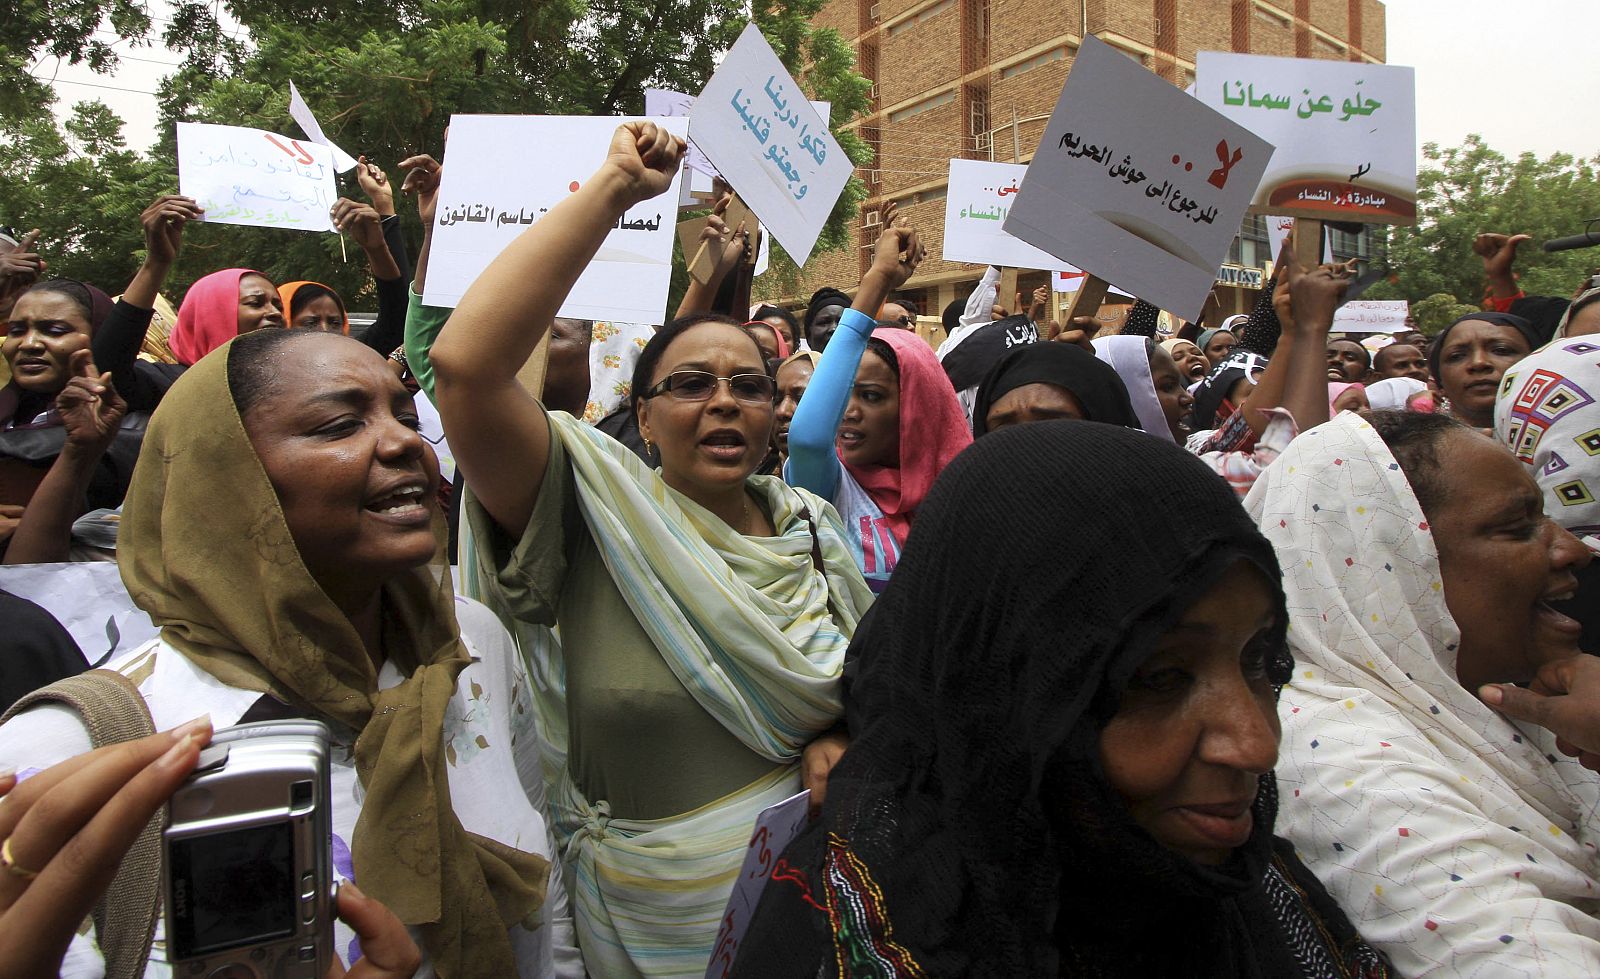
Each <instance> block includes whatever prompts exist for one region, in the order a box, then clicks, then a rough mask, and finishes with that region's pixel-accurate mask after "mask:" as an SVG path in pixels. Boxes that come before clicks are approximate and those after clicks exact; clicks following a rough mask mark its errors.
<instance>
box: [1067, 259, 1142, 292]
mask: <svg viewBox="0 0 1600 979" xmlns="http://www.w3.org/2000/svg"><path fill="white" fill-rule="evenodd" d="M1057 264H1058V265H1066V263H1065V262H1058V263H1057ZM1087 274H1088V273H1086V272H1084V271H1083V269H1080V268H1078V267H1077V266H1075V265H1067V267H1066V268H1065V269H1062V270H1057V271H1056V272H1055V273H1054V274H1053V275H1051V276H1050V288H1051V289H1054V290H1055V291H1056V292H1077V291H1078V290H1079V289H1081V288H1083V278H1084V276H1085V275H1087ZM1106 291H1107V292H1108V293H1110V294H1111V295H1113V296H1127V297H1128V298H1129V299H1132V298H1133V297H1132V296H1130V295H1128V293H1126V292H1123V291H1122V290H1121V289H1118V288H1117V287H1116V286H1111V287H1109V288H1108V289H1107V290H1106Z"/></svg>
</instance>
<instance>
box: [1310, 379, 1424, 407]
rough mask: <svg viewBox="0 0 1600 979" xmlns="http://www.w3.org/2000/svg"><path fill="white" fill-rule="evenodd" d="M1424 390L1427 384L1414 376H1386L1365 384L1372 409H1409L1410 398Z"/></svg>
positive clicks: (1368, 401)
mask: <svg viewBox="0 0 1600 979" xmlns="http://www.w3.org/2000/svg"><path fill="white" fill-rule="evenodd" d="M1329 387H1332V385H1329ZM1426 390H1428V386H1427V385H1426V384H1424V383H1422V382H1421V381H1419V380H1417V379H1416V378H1414V377H1386V378H1384V379H1383V380H1381V381H1373V382H1372V383H1371V384H1368V385H1367V404H1369V405H1371V406H1372V407H1373V409H1374V410H1384V409H1388V410H1391V411H1410V410H1411V399H1412V398H1414V397H1416V396H1417V395H1419V394H1421V393H1422V392H1424V391H1426Z"/></svg>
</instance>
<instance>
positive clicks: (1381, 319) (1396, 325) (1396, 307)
mask: <svg viewBox="0 0 1600 979" xmlns="http://www.w3.org/2000/svg"><path fill="white" fill-rule="evenodd" d="M1410 313H1411V306H1410V304H1409V303H1407V302H1406V301H1405V300H1404V299H1352V300H1351V301H1349V302H1347V303H1345V304H1344V305H1343V306H1340V307H1339V308H1338V309H1336V310H1334V313H1333V326H1331V327H1329V328H1328V330H1329V332H1330V333H1400V332H1402V331H1404V330H1406V329H1408V327H1407V326H1406V317H1407V316H1408V315H1410Z"/></svg>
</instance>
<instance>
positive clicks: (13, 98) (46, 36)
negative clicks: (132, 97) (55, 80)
mask: <svg viewBox="0 0 1600 979" xmlns="http://www.w3.org/2000/svg"><path fill="white" fill-rule="evenodd" d="M102 23H104V24H107V25H109V26H110V29H111V30H110V32H111V33H112V34H114V35H116V38H117V40H137V39H141V38H143V37H144V36H145V34H147V33H148V32H149V30H150V15H149V13H147V12H146V11H145V7H144V4H142V3H139V2H138V0H26V2H23V0H14V2H11V3H7V4H5V5H4V6H0V77H3V78H4V79H5V83H4V84H0V118H5V119H7V120H9V121H11V122H17V121H20V120H23V119H27V118H36V117H37V116H39V115H40V114H42V113H43V111H44V110H47V109H48V108H49V106H50V104H51V103H53V102H54V101H55V95H54V93H53V92H51V90H50V84H49V80H48V79H40V78H36V77H34V76H33V75H31V74H29V72H28V68H29V66H30V65H31V64H32V63H33V62H34V61H35V60H37V59H39V58H43V57H54V58H60V59H61V60H63V61H65V62H67V63H68V64H74V65H76V64H81V63H87V64H88V65H89V67H90V68H91V69H93V70H94V71H96V72H99V73H100V74H110V73H111V72H112V71H114V70H115V69H116V67H117V53H116V51H115V50H114V49H113V48H112V47H111V45H112V44H113V43H115V42H113V41H108V40H104V39H103V38H104V32H102V36H101V37H95V31H96V30H99V29H100V26H101V24H102Z"/></svg>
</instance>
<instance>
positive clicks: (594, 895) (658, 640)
mask: <svg viewBox="0 0 1600 979" xmlns="http://www.w3.org/2000/svg"><path fill="white" fill-rule="evenodd" d="M683 149H684V143H683V141H682V140H681V139H678V138H676V137H673V136H672V135H670V134H669V133H667V132H666V131H665V130H661V129H658V128H656V127H655V126H654V125H651V124H650V123H628V124H626V125H624V126H622V127H620V128H619V129H618V130H617V132H616V135H615V137H614V138H613V141H612V144H611V148H610V152H609V155H608V156H607V159H606V161H605V163H604V164H603V165H602V166H601V168H600V170H599V171H598V172H597V173H595V175H594V176H593V177H591V178H589V180H588V181H586V182H585V183H583V184H582V185H581V188H580V189H579V190H577V191H575V192H574V193H573V194H572V195H571V196H570V197H568V198H567V199H566V200H564V201H563V202H561V203H560V204H559V205H557V206H556V207H554V208H551V210H550V213H549V214H547V215H546V216H545V217H544V218H543V219H542V220H540V221H539V223H538V224H536V225H534V226H533V227H531V228H529V229H528V230H527V231H525V232H523V233H522V235H521V237H519V238H518V239H516V241H514V242H513V243H512V244H511V245H510V246H509V247H507V248H506V249H505V251H503V252H502V253H501V254H500V256H499V257H498V258H496V259H495V260H494V262H492V263H491V264H490V265H489V267H488V268H487V269H486V270H485V271H484V272H483V274H482V275H481V276H480V277H479V278H478V280H477V281H476V282H475V283H474V284H473V285H472V287H471V288H470V289H469V290H468V291H467V293H466V295H465V296H463V297H462V300H461V303H460V305H459V306H457V307H456V311H455V314H454V315H453V316H452V317H451V318H450V321H449V323H448V324H447V325H446V326H445V327H444V330H443V332H442V333H441V334H440V336H439V339H438V341H437V342H436V343H435V345H434V347H433V351H432V361H433V367H434V374H435V394H436V395H437V400H438V406H439V410H440V413H441V415H442V416H443V419H444V427H445V433H446V434H447V435H448V436H449V439H450V443H451V446H452V448H453V449H454V450H455V454H456V461H457V463H458V465H459V467H460V470H461V472H462V473H463V474H464V475H465V477H466V483H467V494H466V496H465V501H464V514H465V517H466V519H467V521H468V522H469V524H470V527H471V531H472V534H473V536H474V539H475V540H476V542H477V547H476V552H477V555H478V557H477V562H476V564H477V572H478V574H479V576H480V577H481V578H482V580H483V583H484V591H485V597H486V598H487V599H488V600H489V601H490V603H491V604H492V605H494V606H496V608H497V611H499V612H500V614H501V615H502V617H504V618H506V619H508V620H511V621H513V622H514V623H515V624H516V625H517V627H518V633H519V639H520V640H521V643H522V647H523V651H524V653H525V654H526V655H528V657H529V659H530V666H531V667H532V671H533V673H534V674H535V676H534V681H533V682H534V684H535V687H536V690H535V698H534V699H535V702H536V704H537V705H538V709H539V711H540V713H541V718H540V720H541V721H542V722H543V724H545V725H546V728H545V730H546V732H547V734H548V739H547V744H548V745H549V747H550V748H551V749H552V754H551V755H549V756H547V758H546V765H545V768H546V773H547V777H549V778H550V779H551V781H552V784H551V791H550V798H551V809H552V812H551V816H552V822H553V824H554V825H555V827H556V833H557V836H558V841H559V843H560V845H561V849H562V852H563V853H564V855H565V860H566V864H567V872H568V873H570V874H572V875H573V880H574V883H573V884H572V886H571V888H570V893H571V894H572V895H573V903H574V911H573V914H574V919H575V923H576V925H577V931H578V934H579V943H580V945H581V947H582V949H583V953H584V960H585V964H586V966H587V968H588V969H589V971H590V973H591V974H593V975H602V976H629V975H645V976H654V975H667V974H671V975H679V974H685V975H686V974H691V973H692V974H699V973H701V972H703V971H704V970H705V967H706V964H707V962H708V961H709V960H710V956H711V952H712V946H713V943H714V940H715V936H716V933H717V928H718V925H719V924H720V921H721V918H722V913H723V910H724V906H725V905H726V903H727V900H728V896H729V893H730V891H731V888H732V885H733V880H734V878H735V877H736V876H737V873H738V868H739V866H740V863H741V861H742V859H743V856H744V852H745V849H746V844H747V843H748V841H749V834H750V827H751V826H752V825H753V823H754V821H755V818H756V815H757V814H758V813H759V812H760V811H761V810H762V809H765V808H766V807H768V806H770V805H772V804H773V803H775V802H778V801H780V800H782V799H785V798H787V797H789V796H790V795H792V794H794V793H795V792H797V791H799V789H800V788H801V786H802V782H804V784H806V785H808V786H810V787H811V788H812V789H813V793H814V797H813V802H814V804H818V805H820V796H821V789H822V788H823V787H824V786H825V784H826V772H827V769H828V768H829V767H831V764H832V762H833V761H835V760H837V758H838V756H839V755H840V754H841V753H842V752H843V739H842V738H841V737H839V736H837V735H832V734H829V732H830V730H831V729H832V728H833V727H834V726H835V725H836V724H837V723H838V722H839V719H840V717H841V715H842V707H841V699H840V696H841V690H840V677H841V670H842V667H843V664H844V653H845V649H846V648H847V646H848V645H849V641H850V637H851V636H852V635H853V634H854V632H855V628H856V623H857V621H858V620H859V619H860V617H861V615H862V613H863V612H864V611H865V610H866V607H867V605H868V603H869V602H870V600H871V594H870V592H869V591H868V590H867V587H866V584H865V582H864V581H863V580H862V578H861V574H860V572H859V571H857V570H856V566H855V562H854V560H853V559H852V556H851V552H850V547H849V545H848V543H847V542H846V540H845V536H844V528H843V526H842V525H841V523H840V521H839V517H838V515H837V514H836V513H835V512H834V510H833V508H832V507H830V506H829V505H828V504H827V503H826V502H825V501H824V500H822V499H819V498H818V497H816V496H814V495H812V494H810V493H807V492H805V491H803V490H797V489H791V488H790V487H788V486H786V485H784V484H783V483H782V482H781V481H780V480H778V479H776V478H774V477H770V476H753V475H752V474H753V473H754V472H755V471H756V468H757V467H758V466H759V465H760V464H761V461H762V459H763V457H764V456H765V455H766V453H767V448H768V444H769V442H770V439H771V434H772V426H773V418H774V395H775V389H774V385H773V380H772V378H771V377H770V376H769V375H768V374H767V372H766V370H765V368H764V366H763V362H762V352H761V349H760V348H759V347H758V346H757V345H756V343H755V341H754V340H753V339H752V338H751V336H750V334H749V333H748V332H746V331H745V330H744V329H743V328H741V326H740V324H739V323H738V322H737V321H734V320H731V319H728V318H726V317H721V316H713V315H706V314H696V315H693V316H689V317H684V318H680V319H678V320H677V321H675V322H673V323H670V324H668V325H667V326H665V327H664V328H663V329H662V330H661V331H660V332H658V333H657V334H656V335H655V336H654V337H653V338H652V339H651V340H650V342H649V344H648V345H647V346H646V347H645V349H644V350H643V352H642V353H641V355H640V358H639V363H638V366H637V368H636V369H635V374H634V383H633V394H632V401H633V407H634V410H635V412H636V413H637V416H638V420H639V431H640V433H641V435H642V436H643V437H644V438H645V439H646V440H648V442H649V443H650V445H651V446H652V447H653V449H654V450H655V451H656V452H658V453H659V458H660V461H661V466H660V469H659V470H656V469H651V468H649V467H648V466H647V465H646V464H645V463H644V462H643V461H642V460H641V459H639V457H638V456H637V455H634V454H633V453H632V452H630V451H629V450H628V449H626V448H625V447H623V446H622V445H621V444H620V443H618V442H616V441H614V440H612V439H610V438H609V437H607V436H605V435H604V434H603V433H600V432H598V431H596V430H595V429H592V428H589V427H588V426H585V425H582V424H580V423H579V422H577V421H576V420H574V419H573V418H571V417H570V416H569V415H567V414H565V413H563V412H558V411H547V410H546V409H545V407H544V406H543V405H541V404H540V403H539V402H538V401H537V400H536V399H535V398H533V397H532V396H531V395H530V394H528V392H527V391H526V390H524V389H523V387H522V386H521V385H520V384H519V383H518V382H517V379H516V370H517V367H518V366H519V365H521V364H522V363H523V362H524V361H526V360H527V358H528V356H529V355H530V354H531V353H532V351H533V349H534V346H535V345H536V344H537V343H538V341H539V338H540V335H541V334H542V332H543V329H542V328H540V327H534V328H532V329H530V328H529V324H543V323H548V322H550V321H551V319H553V318H554V316H555V314H556V310H557V309H558V308H559V307H560V305H561V303H562V301H563V299H564V298H565V297H566V294H567V292H568V291H569V290H570V289H571V288H572V285H573V283H574V282H575V281H576V280H577V278H578V275H579V273H581V272H582V271H583V268H584V267H585V265H587V264H588V262H589V261H590V260H591V259H592V258H593V256H594V254H595V252H596V251H597V250H598V248H599V247H600V244H601V243H602V242H603V241H604V240H605V236H606V232H607V230H608V229H609V228H610V227H611V226H612V225H614V224H615V223H616V221H617V219H618V218H619V217H620V216H621V215H622V213H623V211H624V210H625V209H626V208H628V207H630V206H633V205H635V204H637V203H639V202H641V201H644V200H648V199H650V198H652V197H655V196H658V195H659V194H661V193H663V192H665V191H666V190H667V188H668V187H669V186H670V185H671V180H672V174H673V173H674V172H675V171H676V170H677V168H678V164H679V161H680V158H681V155H682V153H683ZM555 626H559V628H560V643H559V651H557V646H556V644H554V643H551V642H548V641H545V640H546V639H548V632H547V630H548V628H550V627H555ZM541 637H543V638H541ZM802 774H804V778H802Z"/></svg>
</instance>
